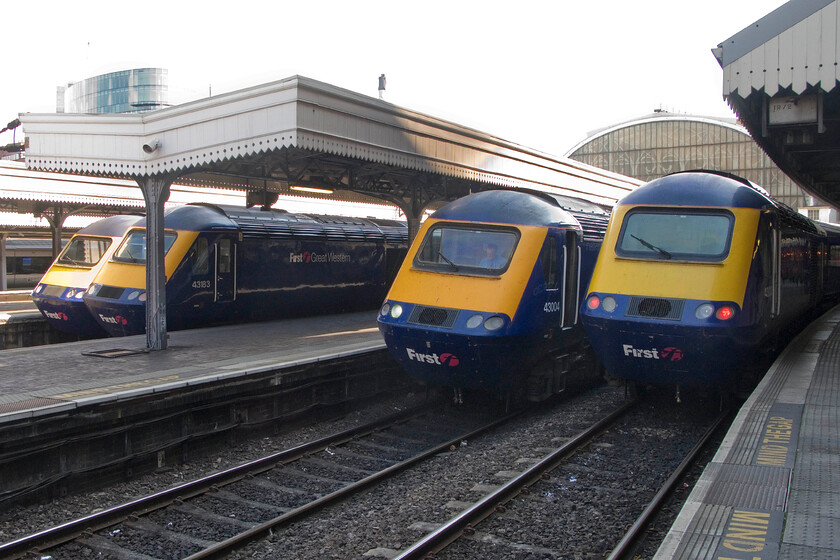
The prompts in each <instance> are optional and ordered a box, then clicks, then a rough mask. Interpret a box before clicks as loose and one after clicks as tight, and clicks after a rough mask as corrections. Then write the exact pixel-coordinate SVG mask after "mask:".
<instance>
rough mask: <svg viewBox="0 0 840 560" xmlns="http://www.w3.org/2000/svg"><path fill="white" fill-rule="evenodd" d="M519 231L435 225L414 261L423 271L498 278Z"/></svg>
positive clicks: (490, 227) (517, 240) (506, 262)
mask: <svg viewBox="0 0 840 560" xmlns="http://www.w3.org/2000/svg"><path fill="white" fill-rule="evenodd" d="M518 242H519V231H518V230H516V229H514V228H500V227H492V226H486V227H471V226H461V225H457V224H436V225H434V226H432V228H431V229H430V230H429V231H428V232H427V233H426V237H425V238H424V239H423V244H422V246H421V247H420V250H419V251H418V252H417V256H415V258H414V266H415V267H416V268H419V269H423V270H433V271H436V272H451V273H463V274H479V275H489V276H499V275H501V274H502V273H503V272H504V271H505V270H507V267H508V265H509V264H510V260H511V258H512V256H513V253H514V250H515V249H516V244H517V243H518Z"/></svg>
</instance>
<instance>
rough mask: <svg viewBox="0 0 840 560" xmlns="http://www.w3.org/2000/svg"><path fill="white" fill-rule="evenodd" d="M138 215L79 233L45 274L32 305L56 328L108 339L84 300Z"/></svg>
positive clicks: (110, 219) (102, 222)
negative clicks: (89, 288) (91, 285)
mask: <svg viewBox="0 0 840 560" xmlns="http://www.w3.org/2000/svg"><path fill="white" fill-rule="evenodd" d="M140 219H141V217H140V216H137V215H133V216H132V215H124V216H111V217H108V218H104V219H102V220H99V221H97V222H94V223H93V224H91V225H89V226H87V227H85V228H82V229H80V230H79V231H78V232H77V233H76V234H75V235H74V236H73V237H72V238H71V239H70V241H69V242H68V243H67V245H66V246H65V247H64V250H63V251H62V252H61V254H59V255H58V258H57V259H56V260H55V262H53V264H52V265H51V266H50V268H49V269H48V270H47V272H46V273H44V276H43V277H42V278H41V281H40V282H39V283H38V285H37V286H35V289H34V290H33V292H32V301H33V302H35V306H36V307H37V308H38V310H39V311H40V312H41V314H42V315H43V316H44V318H45V319H46V320H47V321H48V322H49V323H50V324H51V325H52V326H53V327H55V328H57V329H58V330H61V331H64V332H70V333H74V334H78V335H80V336H105V331H104V330H102V327H100V326H99V323H98V322H97V321H96V320H95V319H94V318H93V316H92V315H91V314H90V312H89V311H88V309H87V307H86V306H85V303H84V301H83V299H82V297H83V296H84V295H85V292H86V291H87V289H88V287H89V286H90V284H91V283H92V282H93V280H94V278H96V275H97V273H98V272H99V270H100V269H101V268H102V266H103V265H104V264H105V263H106V262H108V259H109V258H110V257H111V255H112V254H113V253H114V250H115V249H116V248H117V246H118V245H119V243H120V241H121V240H122V238H123V236H124V235H125V232H126V231H128V228H130V227H131V226H133V225H134V224H135V223H137V221H138V220H140Z"/></svg>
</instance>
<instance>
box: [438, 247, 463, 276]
mask: <svg viewBox="0 0 840 560" xmlns="http://www.w3.org/2000/svg"><path fill="white" fill-rule="evenodd" d="M438 255H440V258H442V259H443V260H445V261H446V262H447V264H449V266H451V267H452V270H454V271H455V272H458V265H457V264H455V263H454V262H452V261H450V260H449V259H447V258H446V255H444V254H443V252H442V251H438Z"/></svg>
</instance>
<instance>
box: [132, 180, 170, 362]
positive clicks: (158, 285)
mask: <svg viewBox="0 0 840 560" xmlns="http://www.w3.org/2000/svg"><path fill="white" fill-rule="evenodd" d="M135 180H136V181H137V183H138V184H139V185H140V189H141V190H142V191H143V198H144V199H145V200H146V348H148V349H149V350H166V346H167V341H168V335H167V334H166V265H165V261H164V257H165V256H166V255H165V254H164V227H163V210H164V205H165V203H166V201H167V200H169V187H170V186H171V185H172V178H171V177H169V176H161V175H153V176H150V177H136V178H135Z"/></svg>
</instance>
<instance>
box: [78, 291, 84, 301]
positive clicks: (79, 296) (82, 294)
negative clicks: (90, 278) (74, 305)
mask: <svg viewBox="0 0 840 560" xmlns="http://www.w3.org/2000/svg"><path fill="white" fill-rule="evenodd" d="M84 295H85V291H84V290H79V291H78V292H76V299H82V298H83V297H84Z"/></svg>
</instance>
